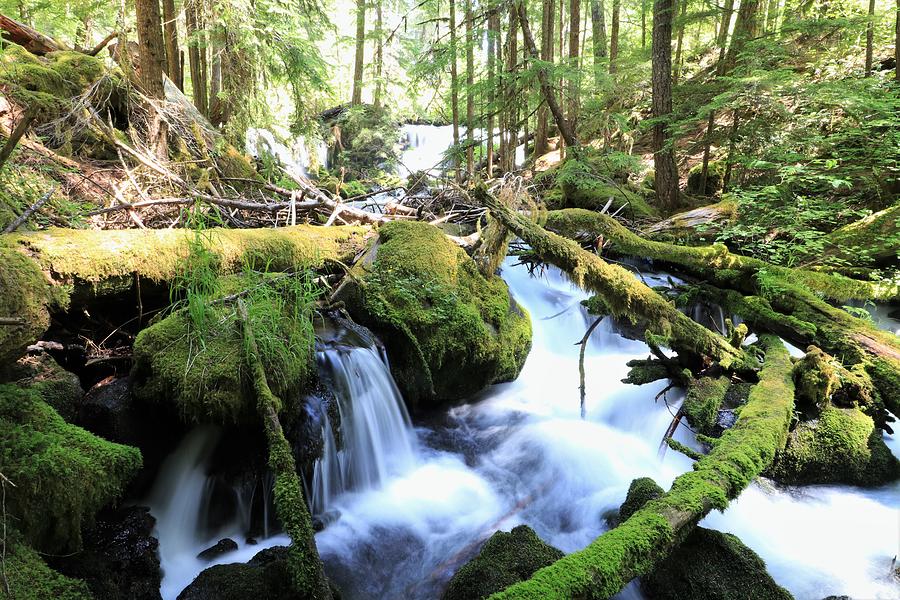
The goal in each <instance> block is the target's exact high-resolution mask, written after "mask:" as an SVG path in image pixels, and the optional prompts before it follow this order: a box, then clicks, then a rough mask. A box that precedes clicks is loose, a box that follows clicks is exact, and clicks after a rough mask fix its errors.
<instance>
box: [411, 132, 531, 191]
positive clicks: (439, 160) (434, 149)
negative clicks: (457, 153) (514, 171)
mask: <svg viewBox="0 0 900 600" xmlns="http://www.w3.org/2000/svg"><path fill="white" fill-rule="evenodd" d="M473 135H474V137H475V139H476V140H483V139H484V137H485V135H486V132H485V131H484V130H483V129H475V130H473ZM459 138H460V140H461V141H465V138H466V128H465V127H460V128H459ZM400 141H401V145H402V146H403V152H402V154H401V156H400V169H399V173H398V174H399V176H400V177H403V178H406V177H409V176H410V175H411V174H412V173H415V172H417V171H427V172H428V173H429V174H431V175H437V174H439V173H440V172H441V171H442V170H443V169H445V168H446V166H447V165H446V164H445V162H444V154H445V153H446V152H447V150H449V149H450V147H451V146H453V126H452V125H416V124H407V125H404V126H403V128H402V129H401V133H400ZM482 143H484V142H482ZM499 143H500V132H499V131H498V132H496V133H494V144H495V147H496V145H498V144H499ZM526 158H527V157H526V144H521V145H520V146H518V147H517V148H516V158H515V162H516V166H517V167H521V166H523V165H524V164H525V160H526Z"/></svg>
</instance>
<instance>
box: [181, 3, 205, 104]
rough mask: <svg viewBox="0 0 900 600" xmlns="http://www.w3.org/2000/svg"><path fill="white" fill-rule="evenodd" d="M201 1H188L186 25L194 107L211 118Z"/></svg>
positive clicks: (185, 13) (185, 17) (185, 15)
mask: <svg viewBox="0 0 900 600" xmlns="http://www.w3.org/2000/svg"><path fill="white" fill-rule="evenodd" d="M198 2H199V0H188V2H187V4H186V6H185V12H184V23H185V29H186V32H187V38H188V66H189V67H190V71H191V93H192V95H193V98H194V106H196V107H197V110H199V111H200V113H201V114H202V115H203V116H206V117H208V116H209V98H208V96H207V82H206V77H205V72H206V68H205V66H204V64H205V62H206V47H205V46H206V43H205V38H204V35H203V33H202V31H201V29H202V27H201V25H200V24H201V22H202V19H201V15H200V7H199V6H198Z"/></svg>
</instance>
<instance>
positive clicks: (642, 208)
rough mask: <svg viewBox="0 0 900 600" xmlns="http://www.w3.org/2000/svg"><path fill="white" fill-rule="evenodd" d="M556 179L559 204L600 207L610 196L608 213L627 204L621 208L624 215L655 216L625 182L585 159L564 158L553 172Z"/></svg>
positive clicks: (588, 207) (642, 199) (654, 212)
mask: <svg viewBox="0 0 900 600" xmlns="http://www.w3.org/2000/svg"><path fill="white" fill-rule="evenodd" d="M557 182H558V184H559V188H560V189H561V190H562V195H563V200H564V201H563V206H561V208H584V209H587V210H602V209H603V207H604V206H606V204H607V203H608V202H609V201H610V199H612V205H611V206H610V209H609V212H611V213H612V212H615V211H616V210H618V209H619V208H621V207H622V206H623V205H625V204H627V207H626V208H625V209H624V213H625V214H627V215H630V216H632V217H635V218H652V217H656V216H657V211H656V210H655V209H654V208H653V207H652V206H650V205H649V204H647V201H646V200H645V199H644V197H643V196H642V195H641V194H639V193H637V192H636V191H635V190H633V189H631V186H630V185H629V184H628V183H627V182H620V181H616V180H615V179H614V178H613V177H612V176H611V175H610V174H608V173H604V172H602V171H598V170H597V169H596V168H595V167H594V166H593V165H592V163H590V162H589V161H587V160H583V159H579V158H570V159H568V160H567V161H566V162H565V163H563V165H562V167H560V169H559V171H558V173H557Z"/></svg>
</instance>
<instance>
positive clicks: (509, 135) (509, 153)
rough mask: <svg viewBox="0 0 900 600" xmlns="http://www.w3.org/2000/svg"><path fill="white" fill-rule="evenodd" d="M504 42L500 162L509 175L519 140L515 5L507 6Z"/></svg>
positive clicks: (512, 167) (513, 167)
mask: <svg viewBox="0 0 900 600" xmlns="http://www.w3.org/2000/svg"><path fill="white" fill-rule="evenodd" d="M526 20H527V15H526ZM506 41H507V48H506V74H507V77H508V80H507V82H506V90H505V92H506V99H505V101H504V105H505V108H506V135H505V138H506V142H505V143H504V152H503V156H502V158H501V160H502V162H503V170H504V171H506V172H507V173H509V172H511V171H514V170H515V168H516V142H517V141H518V139H519V134H518V121H517V118H516V106H517V103H516V91H517V90H516V87H517V81H516V79H517V77H516V67H517V65H516V62H517V61H518V59H519V50H518V46H519V44H518V42H519V27H518V19H517V18H516V6H515V4H510V6H509V27H508V31H507V40H506Z"/></svg>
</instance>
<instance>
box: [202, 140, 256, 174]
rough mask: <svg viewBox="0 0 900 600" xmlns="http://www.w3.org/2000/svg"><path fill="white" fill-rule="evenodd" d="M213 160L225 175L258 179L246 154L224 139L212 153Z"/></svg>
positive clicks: (254, 168)
mask: <svg viewBox="0 0 900 600" xmlns="http://www.w3.org/2000/svg"><path fill="white" fill-rule="evenodd" d="M213 160H215V162H216V165H217V166H218V167H219V169H220V170H221V171H222V175H224V176H225V177H230V178H235V179H260V176H259V173H257V172H256V167H255V166H253V162H252V161H251V160H250V157H249V156H247V155H246V154H242V153H241V152H240V151H239V150H238V149H237V148H235V147H234V146H232V145H231V144H228V143H226V142H224V141H222V142H221V147H219V148H217V149H216V151H215V152H214V153H213Z"/></svg>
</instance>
